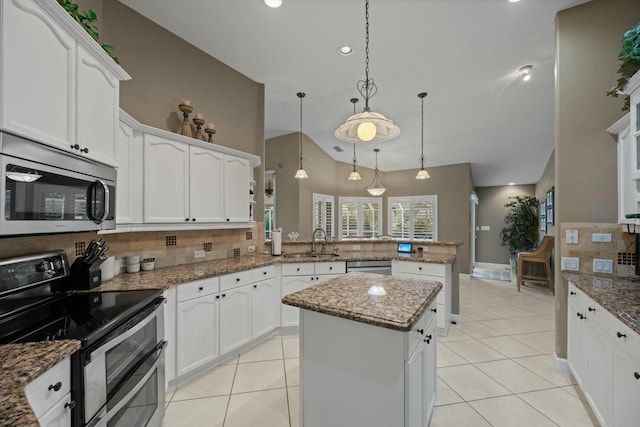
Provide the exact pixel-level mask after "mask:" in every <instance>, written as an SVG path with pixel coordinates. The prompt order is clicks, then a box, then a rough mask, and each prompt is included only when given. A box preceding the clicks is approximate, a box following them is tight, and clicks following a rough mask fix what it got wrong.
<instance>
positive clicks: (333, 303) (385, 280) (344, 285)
mask: <svg viewBox="0 0 640 427" xmlns="http://www.w3.org/2000/svg"><path fill="white" fill-rule="evenodd" d="M372 285H379V286H382V287H383V288H384V289H385V291H387V294H386V295H379V296H376V295H369V294H368V293H367V291H368V290H369V288H370V287H371V286H372ZM440 289H442V283H440V282H427V281H424V280H414V279H398V278H396V277H392V276H384V275H378V274H371V273H348V274H346V275H344V276H340V277H337V278H335V279H331V280H328V281H326V282H324V283H321V284H319V285H315V286H311V287H309V288H306V289H303V290H301V291H298V292H294V293H292V294H289V295H286V296H285V297H284V298H282V302H283V303H285V304H288V305H292V306H294V307H300V308H303V309H306V310H312V311H316V312H318V313H324V314H329V315H332V316H337V317H342V318H345V319H350V320H354V321H357V322H362V323H367V324H370V325H374V326H380V327H383V328H388V329H394V330H397V331H404V332H406V331H410V330H411V328H412V327H413V325H415V323H416V322H417V321H418V320H419V319H420V316H422V314H423V313H424V312H425V310H426V309H427V307H428V306H429V304H431V303H432V302H433V301H434V300H435V298H436V296H437V295H438V292H440Z"/></svg>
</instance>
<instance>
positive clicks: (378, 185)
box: [367, 148, 387, 196]
mask: <svg viewBox="0 0 640 427" xmlns="http://www.w3.org/2000/svg"><path fill="white" fill-rule="evenodd" d="M373 151H375V153H376V169H375V172H374V175H373V182H372V183H371V185H370V186H368V187H367V191H368V192H369V194H371V195H372V196H382V193H384V192H385V191H387V189H386V188H385V186H384V185H382V181H380V176H378V152H379V151H380V149H379V148H374V149H373Z"/></svg>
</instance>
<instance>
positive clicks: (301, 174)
mask: <svg viewBox="0 0 640 427" xmlns="http://www.w3.org/2000/svg"><path fill="white" fill-rule="evenodd" d="M296 96H297V97H298V98H300V132H299V133H298V154H299V155H300V163H299V166H300V168H299V169H298V171H297V172H296V178H297V179H305V178H309V175H307V172H306V171H305V170H304V169H303V168H302V163H303V162H304V157H302V98H304V97H305V94H304V93H303V92H298V93H297V94H296Z"/></svg>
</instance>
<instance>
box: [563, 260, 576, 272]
mask: <svg viewBox="0 0 640 427" xmlns="http://www.w3.org/2000/svg"><path fill="white" fill-rule="evenodd" d="M562 269H563V270H567V271H579V270H580V258H570V257H564V256H563V257H562Z"/></svg>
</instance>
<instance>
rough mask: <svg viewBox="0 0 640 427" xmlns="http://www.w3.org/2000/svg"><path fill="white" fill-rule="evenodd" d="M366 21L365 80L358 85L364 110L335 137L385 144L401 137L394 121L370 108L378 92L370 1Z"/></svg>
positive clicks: (338, 130)
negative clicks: (371, 74) (371, 62)
mask: <svg viewBox="0 0 640 427" xmlns="http://www.w3.org/2000/svg"><path fill="white" fill-rule="evenodd" d="M365 20H366V25H365V29H366V38H365V56H366V65H365V69H364V75H365V79H364V80H359V81H358V83H357V84H356V87H357V88H358V92H360V95H362V97H363V98H364V110H363V111H362V113H359V114H354V115H352V116H350V117H349V118H348V119H347V120H346V121H345V122H344V123H342V124H341V125H340V127H338V129H336V131H335V133H334V135H335V137H336V138H338V139H339V140H341V141H344V142H385V141H390V140H392V139H393V138H395V137H397V136H398V135H400V128H399V127H398V126H396V125H395V123H393V121H391V120H390V119H387V118H386V117H385V116H383V115H382V114H380V113H376V112H372V111H371V108H369V99H370V98H373V96H374V95H375V94H376V92H378V87H377V86H376V84H375V83H374V81H373V78H369V0H366V4H365Z"/></svg>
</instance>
